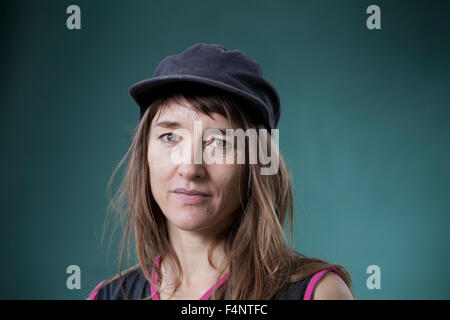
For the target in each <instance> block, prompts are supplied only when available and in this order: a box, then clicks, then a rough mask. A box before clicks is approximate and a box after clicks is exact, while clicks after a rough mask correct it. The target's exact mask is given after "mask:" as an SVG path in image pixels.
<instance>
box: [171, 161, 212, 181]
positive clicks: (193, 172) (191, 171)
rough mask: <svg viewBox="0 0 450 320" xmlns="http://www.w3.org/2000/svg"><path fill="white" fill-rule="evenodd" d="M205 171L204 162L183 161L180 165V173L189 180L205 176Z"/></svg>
mask: <svg viewBox="0 0 450 320" xmlns="http://www.w3.org/2000/svg"><path fill="white" fill-rule="evenodd" d="M205 172H206V171H205V167H204V166H203V164H195V163H190V164H189V163H186V164H184V163H181V164H180V165H178V174H179V175H180V176H181V177H184V178H185V179H188V180H193V179H201V178H203V177H204V176H205Z"/></svg>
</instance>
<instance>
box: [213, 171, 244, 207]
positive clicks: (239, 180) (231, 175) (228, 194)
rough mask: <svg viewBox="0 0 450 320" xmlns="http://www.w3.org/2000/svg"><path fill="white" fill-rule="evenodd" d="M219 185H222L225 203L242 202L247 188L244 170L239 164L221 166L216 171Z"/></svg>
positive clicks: (221, 190) (222, 196) (221, 189)
mask: <svg viewBox="0 0 450 320" xmlns="http://www.w3.org/2000/svg"><path fill="white" fill-rule="evenodd" d="M215 176H216V181H217V185H219V186H220V193H221V198H222V201H223V202H224V204H225V205H231V204H233V205H235V204H236V203H240V198H241V196H242V195H243V190H244V189H245V180H244V178H245V177H244V176H243V171H242V170H241V167H239V166H235V165H233V166H229V167H228V166H222V167H221V166H219V168H217V171H216V175H215Z"/></svg>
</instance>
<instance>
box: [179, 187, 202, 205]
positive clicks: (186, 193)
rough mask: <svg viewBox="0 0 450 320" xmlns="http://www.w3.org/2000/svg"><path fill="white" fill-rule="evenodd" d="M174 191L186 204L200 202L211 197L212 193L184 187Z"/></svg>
mask: <svg viewBox="0 0 450 320" xmlns="http://www.w3.org/2000/svg"><path fill="white" fill-rule="evenodd" d="M173 193H174V194H175V197H177V198H178V199H180V200H181V201H182V202H183V203H184V204H198V203H200V202H202V201H204V200H206V199H207V198H209V197H210V195H208V194H206V193H204V192H200V191H198V190H187V189H183V188H179V189H175V190H174V191H173Z"/></svg>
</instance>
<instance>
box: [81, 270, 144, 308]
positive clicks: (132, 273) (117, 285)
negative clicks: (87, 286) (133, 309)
mask: <svg viewBox="0 0 450 320" xmlns="http://www.w3.org/2000/svg"><path fill="white" fill-rule="evenodd" d="M121 287H122V288H123V291H124V292H122V289H121ZM148 291H149V283H148V281H147V279H146V278H145V276H144V274H143V273H142V272H141V269H140V268H136V267H133V268H130V269H128V270H126V271H125V272H124V273H122V274H121V277H120V278H119V276H118V275H116V276H115V277H113V278H110V279H107V280H104V281H102V282H100V283H99V284H98V285H97V286H96V287H95V288H94V289H93V290H92V292H91V293H90V295H89V298H88V300H123V299H125V297H124V295H123V293H125V295H126V298H128V299H142V298H144V297H145V296H146V295H147V293H148Z"/></svg>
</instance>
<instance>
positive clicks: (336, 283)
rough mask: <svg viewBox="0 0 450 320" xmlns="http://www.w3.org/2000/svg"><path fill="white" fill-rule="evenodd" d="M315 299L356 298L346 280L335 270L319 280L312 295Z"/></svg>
mask: <svg viewBox="0 0 450 320" xmlns="http://www.w3.org/2000/svg"><path fill="white" fill-rule="evenodd" d="M311 298H312V299H313V300H354V298H353V296H352V294H351V292H350V290H349V289H348V287H347V285H346V284H345V282H344V281H343V280H342V279H341V278H340V277H339V276H338V275H337V274H335V273H334V272H331V271H330V272H327V273H325V275H324V276H323V277H322V279H320V280H319V282H318V283H317V286H316V288H315V289H314V292H313V294H312V297H311Z"/></svg>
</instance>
